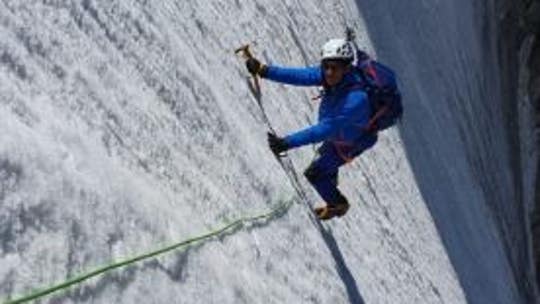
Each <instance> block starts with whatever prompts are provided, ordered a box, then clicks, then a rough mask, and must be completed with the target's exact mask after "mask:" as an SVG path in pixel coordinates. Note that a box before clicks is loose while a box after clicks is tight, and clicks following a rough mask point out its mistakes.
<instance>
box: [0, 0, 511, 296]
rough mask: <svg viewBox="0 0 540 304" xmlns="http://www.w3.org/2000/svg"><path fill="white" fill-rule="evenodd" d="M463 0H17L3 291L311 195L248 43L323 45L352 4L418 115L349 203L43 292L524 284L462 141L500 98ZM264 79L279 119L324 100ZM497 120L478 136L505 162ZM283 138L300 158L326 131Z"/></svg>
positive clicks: (7, 76) (352, 188)
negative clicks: (278, 151) (297, 187)
mask: <svg viewBox="0 0 540 304" xmlns="http://www.w3.org/2000/svg"><path fill="white" fill-rule="evenodd" d="M469 2H471V1H465V0H461V1H414V3H413V2H410V1H399V3H396V1H380V0H378V1H375V0H362V1H358V2H357V3H355V2H351V1H348V2H340V1H326V0H324V1H323V0H321V1H290V0H289V1H283V2H282V1H279V2H278V1H268V0H266V1H249V2H248V1H245V2H242V3H240V2H239V1H236V2H233V1H197V2H196V1H169V0H164V1H142V0H141V1H129V0H125V1H95V0H83V1H39V2H38V1H18V0H12V1H9V0H3V1H2V2H0V130H2V135H1V136H0V186H1V188H0V299H5V298H6V297H13V296H15V295H19V294H26V293H27V292H28V291H29V290H30V289H32V288H35V287H41V286H47V285H49V284H51V283H53V282H58V281H62V280H64V279H65V278H66V277H69V276H71V275H75V274H77V273H80V272H81V271H83V270H86V269H92V268H93V267H94V266H98V265H102V264H103V263H106V262H108V261H110V260H112V259H115V258H122V257H125V256H131V255H133V254H137V253H141V252H145V251H148V250H152V249H155V248H156V246H159V245H163V244H169V243H173V242H176V241H179V240H183V239H186V238H188V237H190V236H194V235H198V234H201V233H203V232H206V231H208V230H209V229H210V228H212V227H216V226H219V225H220V224H221V223H222V222H224V221H226V220H231V219H235V218H237V217H239V216H241V215H246V214H255V213H258V212H260V211H265V210H268V209H269V208H271V207H272V206H273V205H274V204H275V203H276V202H278V201H279V200H283V199H285V200H295V201H297V200H298V198H297V195H296V193H295V192H294V190H293V188H292V187H291V185H290V184H289V183H288V180H287V177H286V175H285V173H284V172H283V171H282V169H281V168H280V167H279V165H278V163H277V162H276V161H275V159H274V158H273V156H272V155H271V153H269V151H268V149H267V147H266V142H265V141H266V138H265V132H266V127H265V124H264V121H263V119H262V115H261V113H260V111H259V108H258V106H257V104H256V102H255V99H254V98H253V96H252V95H251V93H250V91H249V90H248V87H247V85H246V81H245V77H246V72H245V69H244V67H243V65H242V62H241V61H240V60H239V59H238V58H237V57H235V56H234V54H233V49H234V48H236V47H238V46H240V45H241V44H243V43H246V42H250V41H256V42H257V45H256V46H255V49H254V50H255V52H256V54H258V55H259V56H260V57H261V58H263V59H264V60H265V61H272V62H276V63H282V64H287V65H299V66H303V65H306V64H313V63H316V62H317V55H318V52H319V47H320V45H321V44H322V43H323V42H324V41H325V40H327V39H329V38H332V37H335V36H336V35H341V34H342V33H343V26H344V24H349V25H352V26H353V27H354V28H355V30H356V31H357V34H358V36H359V37H358V42H359V43H360V45H362V46H363V47H365V48H366V49H367V50H368V51H369V52H370V53H372V54H375V53H377V55H378V56H379V57H380V59H382V60H383V61H385V62H388V63H389V64H390V65H392V66H394V67H395V68H396V69H397V70H398V72H399V73H400V78H401V82H402V85H403V88H404V96H405V106H406V116H405V118H404V123H403V125H402V126H401V127H400V132H398V130H391V131H388V132H385V133H384V134H382V135H381V137H380V140H379V143H378V144H377V146H376V147H375V148H373V149H372V150H370V151H368V152H366V153H365V154H364V155H362V156H361V157H360V158H358V159H357V160H356V161H355V162H354V163H352V164H351V165H349V166H347V167H345V168H343V170H342V171H341V175H340V183H341V189H342V190H343V192H344V193H345V194H346V195H347V196H348V197H349V200H350V201H351V202H352V207H351V210H350V212H349V213H348V214H347V216H346V217H343V218H342V219H340V220H335V221H332V222H329V223H325V224H324V226H325V227H326V228H325V229H326V230H322V231H321V230H319V229H317V227H316V226H315V225H313V224H312V222H311V221H310V219H309V216H308V213H309V210H307V208H306V206H305V205H304V204H301V203H296V204H295V205H294V207H293V208H292V209H291V210H290V211H289V212H288V213H287V214H285V215H284V216H283V217H280V218H276V219H274V220H273V221H270V222H268V223H265V224H264V225H260V226H257V227H254V228H252V229H246V230H239V231H237V232H235V233H234V234H231V235H228V236H226V237H223V238H219V239H215V240H212V241H209V242H205V243H203V244H201V245H198V246H195V247H192V248H190V249H188V250H187V251H184V252H178V253H173V254H169V255H166V256H163V257H161V258H159V259H155V260H152V261H149V262H146V263H140V264H138V265H137V266H135V267H130V268H127V269H123V270H120V271H115V272H114V273H111V274H109V275H105V276H102V277H99V278H96V279H93V280H91V281H89V282H87V283H85V284H83V285H82V286H81V287H80V288H74V289H71V290H70V291H69V292H67V293H60V294H55V295H53V296H50V297H47V298H46V299H45V300H44V301H43V303H348V302H350V303H362V302H366V303H465V302H466V301H469V302H470V303H519V302H520V301H521V298H520V297H521V296H520V291H519V286H517V283H516V282H515V280H514V277H513V275H512V270H511V265H510V264H511V262H509V260H508V257H507V255H506V252H505V249H504V248H505V247H504V244H503V241H502V240H500V239H499V238H498V235H499V232H498V230H497V228H496V227H495V226H496V225H495V222H494V221H493V214H492V213H490V211H489V210H488V208H487V205H486V197H485V196H484V194H483V192H482V189H481V185H479V184H478V179H477V177H476V175H477V174H482V171H475V168H482V167H481V166H480V167H475V166H472V165H471V163H470V162H468V158H467V157H468V153H470V151H476V150H475V149H485V148H484V146H480V147H476V146H474V145H472V143H474V142H476V141H477V140H480V143H478V144H477V145H482V142H481V140H482V138H470V139H467V138H465V139H467V140H464V136H466V135H464V134H462V133H460V129H459V128H460V127H462V126H463V125H464V124H463V122H465V125H466V123H470V124H474V123H476V121H475V120H473V119H472V117H473V116H474V115H475V113H478V111H479V110H478V107H480V105H475V103H474V101H477V100H479V99H480V98H481V99H483V100H490V99H496V98H498V97H497V96H498V92H497V89H496V84H495V82H496V79H495V80H494V79H492V78H494V77H496V76H494V75H495V72H496V71H497V69H496V67H494V65H493V63H492V62H489V60H490V59H491V58H493V57H489V56H487V57H488V59H482V58H484V57H485V49H484V47H487V48H488V49H489V46H485V45H484V46H483V45H480V43H482V41H481V39H480V38H481V35H480V34H479V33H478V32H477V31H474V30H472V29H475V28H477V27H478V26H479V24H476V23H475V20H478V19H482V18H483V17H482V16H483V15H482V14H481V13H480V12H481V10H482V8H481V7H474V6H473V5H472V4H471V3H469ZM391 3H392V4H391ZM458 16H459V20H460V21H459V22H456V20H458V19H457V17H458ZM488 32H489V29H488ZM486 43H489V41H488V42H486ZM464 46H466V47H464ZM487 68H489V70H485V69H487ZM471 69H472V71H471ZM467 77H480V78H482V77H487V78H482V79H480V80H479V81H480V82H481V83H482V85H483V86H478V85H467V81H466V80H467ZM490 77H491V78H490ZM475 80H478V79H475ZM262 86H263V102H264V104H265V107H266V109H267V112H268V114H269V117H270V120H271V121H272V123H273V125H274V127H275V128H276V129H277V130H278V132H279V133H281V134H285V133H287V132H290V131H293V130H296V129H298V128H301V127H304V126H305V125H307V124H309V123H310V122H311V121H313V120H314V119H315V113H314V109H315V107H316V104H314V103H313V102H312V101H311V100H310V97H311V96H313V95H316V94H317V90H316V89H313V88H311V89H305V88H304V89H302V88H291V87H286V86H282V85H278V84H271V83H268V82H263V83H262ZM482 94H490V95H489V96H486V95H482ZM489 111H490V112H489V113H484V115H486V116H491V117H498V116H500V115H502V114H501V113H500V112H497V107H493V108H490V109H489ZM491 130H492V132H493V134H488V135H487V137H485V138H486V139H488V140H489V141H490V142H489V146H490V147H495V148H498V150H497V149H495V150H489V151H484V150H480V151H479V152H477V153H485V152H490V153H492V154H494V155H492V157H496V158H499V157H500V158H501V163H502V164H504V160H505V155H504V153H505V149H504V143H499V142H498V141H497V140H500V141H502V139H500V137H498V135H499V133H497V132H500V130H499V128H497V127H494V128H492V129H491ZM470 134H471V135H473V136H474V135H477V133H474V132H473V133H470ZM467 145H469V146H467ZM289 155H290V156H291V157H292V159H293V161H294V163H295V165H296V167H297V169H298V172H299V173H301V172H302V170H303V168H305V167H306V166H307V165H308V164H309V162H310V160H311V158H312V157H313V150H312V149H311V148H309V147H306V148H303V149H301V150H296V151H294V152H290V153H289ZM488 155H491V154H489V153H488ZM409 163H411V164H412V166H410V165H409ZM501 166H502V167H501V176H498V177H494V180H493V181H492V184H491V186H493V187H495V188H497V187H504V186H505V183H506V182H507V181H506V180H505V174H506V173H507V172H506V171H505V170H504V165H501ZM413 173H414V174H413ZM302 182H303V183H304V187H305V188H306V189H308V193H309V197H310V200H311V202H312V203H313V204H317V203H318V202H319V198H318V197H317V196H316V195H315V193H314V192H313V191H312V190H311V189H309V187H307V184H306V183H305V181H304V180H303V181H302ZM419 186H420V188H419ZM419 189H422V190H421V191H422V192H421V191H420V190H419ZM426 203H427V204H426ZM428 207H429V208H428ZM430 211H431V213H432V214H433V216H434V218H435V222H436V225H435V224H434V221H433V220H432V216H431V215H430ZM436 226H437V227H438V228H439V230H440V235H441V236H442V238H441V237H439V233H438V232H437V228H436Z"/></svg>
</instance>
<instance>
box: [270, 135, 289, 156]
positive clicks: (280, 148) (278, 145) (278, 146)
mask: <svg viewBox="0 0 540 304" xmlns="http://www.w3.org/2000/svg"><path fill="white" fill-rule="evenodd" d="M267 134H268V146H270V150H272V152H274V154H275V155H279V154H281V153H282V152H285V151H287V150H289V145H288V144H287V142H286V141H285V139H283V138H281V137H278V136H277V135H276V134H273V133H270V132H268V133H267Z"/></svg>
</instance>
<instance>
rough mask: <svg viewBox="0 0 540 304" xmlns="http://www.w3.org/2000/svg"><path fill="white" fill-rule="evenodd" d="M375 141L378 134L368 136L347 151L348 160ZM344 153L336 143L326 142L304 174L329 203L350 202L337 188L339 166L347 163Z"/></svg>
mask: <svg viewBox="0 0 540 304" xmlns="http://www.w3.org/2000/svg"><path fill="white" fill-rule="evenodd" d="M375 142H377V135H369V136H367V138H366V140H363V141H362V143H361V144H359V145H358V146H355V147H354V148H352V149H350V150H348V151H345V153H347V160H352V159H353V158H355V157H356V156H358V155H360V154H362V152H364V151H365V150H367V149H369V148H371V147H372V146H373V145H374V144H375ZM342 154H343V151H341V153H340V152H338V150H337V148H336V146H335V144H334V143H332V142H324V143H323V144H322V146H321V147H319V149H318V155H317V156H316V157H315V159H314V160H313V161H312V162H311V164H310V165H309V166H308V168H307V169H306V170H305V171H304V176H305V177H306V178H307V179H308V181H309V182H310V183H311V185H312V186H313V187H314V188H315V190H317V192H318V193H319V195H320V196H321V198H322V199H323V200H324V201H325V202H326V203H327V204H328V205H336V204H343V203H348V202H347V198H346V197H345V196H344V195H343V194H342V193H341V192H340V191H339V189H338V188H337V186H338V170H339V167H340V166H342V165H344V164H345V163H347V161H346V160H345V158H344V157H343V155H342Z"/></svg>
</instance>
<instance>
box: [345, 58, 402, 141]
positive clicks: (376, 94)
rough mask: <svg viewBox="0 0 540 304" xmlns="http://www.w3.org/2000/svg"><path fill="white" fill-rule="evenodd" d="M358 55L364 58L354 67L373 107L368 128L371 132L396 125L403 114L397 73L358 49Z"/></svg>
mask: <svg viewBox="0 0 540 304" xmlns="http://www.w3.org/2000/svg"><path fill="white" fill-rule="evenodd" d="M357 56H358V57H357V58H364V60H359V61H358V62H357V63H355V64H354V65H353V68H354V69H355V71H356V72H357V73H358V75H359V76H360V77H361V79H362V84H360V87H361V88H362V90H364V91H365V92H366V93H367V95H368V99H369V101H370V103H371V109H372V114H371V117H370V120H369V124H368V126H367V130H368V131H369V132H377V131H382V130H385V129H387V128H389V127H391V126H393V125H395V124H396V123H397V121H399V120H400V119H401V116H402V115H403V104H402V102H401V94H400V92H399V89H398V86H397V80H396V73H395V72H394V71H393V70H392V69H391V68H389V67H388V66H386V65H384V64H382V63H380V62H377V61H375V60H373V59H370V58H366V55H365V53H363V52H362V51H358V54H357ZM357 86H358V85H355V87H357Z"/></svg>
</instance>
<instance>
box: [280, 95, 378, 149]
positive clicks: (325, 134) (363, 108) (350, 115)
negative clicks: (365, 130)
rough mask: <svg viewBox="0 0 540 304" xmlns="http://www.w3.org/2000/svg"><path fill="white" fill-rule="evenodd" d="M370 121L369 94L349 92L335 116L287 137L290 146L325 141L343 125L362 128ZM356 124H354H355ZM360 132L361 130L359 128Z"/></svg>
mask: <svg viewBox="0 0 540 304" xmlns="http://www.w3.org/2000/svg"><path fill="white" fill-rule="evenodd" d="M368 122H369V105H368V101H367V96H366V94H365V93H364V92H362V91H353V92H351V93H349V94H348V96H347V100H346V101H345V104H344V106H343V108H342V109H341V111H340V112H339V113H338V114H337V115H336V116H334V117H331V118H327V119H323V120H321V121H319V123H318V124H316V125H313V126H310V127H308V128H306V129H303V130H300V131H298V132H296V133H293V134H291V135H289V136H286V137H285V141H286V142H287V144H288V145H289V147H290V148H296V147H300V146H304V145H308V144H314V143H318V142H321V141H324V140H326V139H328V138H329V137H331V136H332V135H335V134H336V133H337V132H338V131H339V130H340V129H341V128H343V127H349V126H350V127H354V128H361V127H362V126H365V125H367V124H368ZM353 124H354V126H353ZM358 132H361V130H359V131H358Z"/></svg>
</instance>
